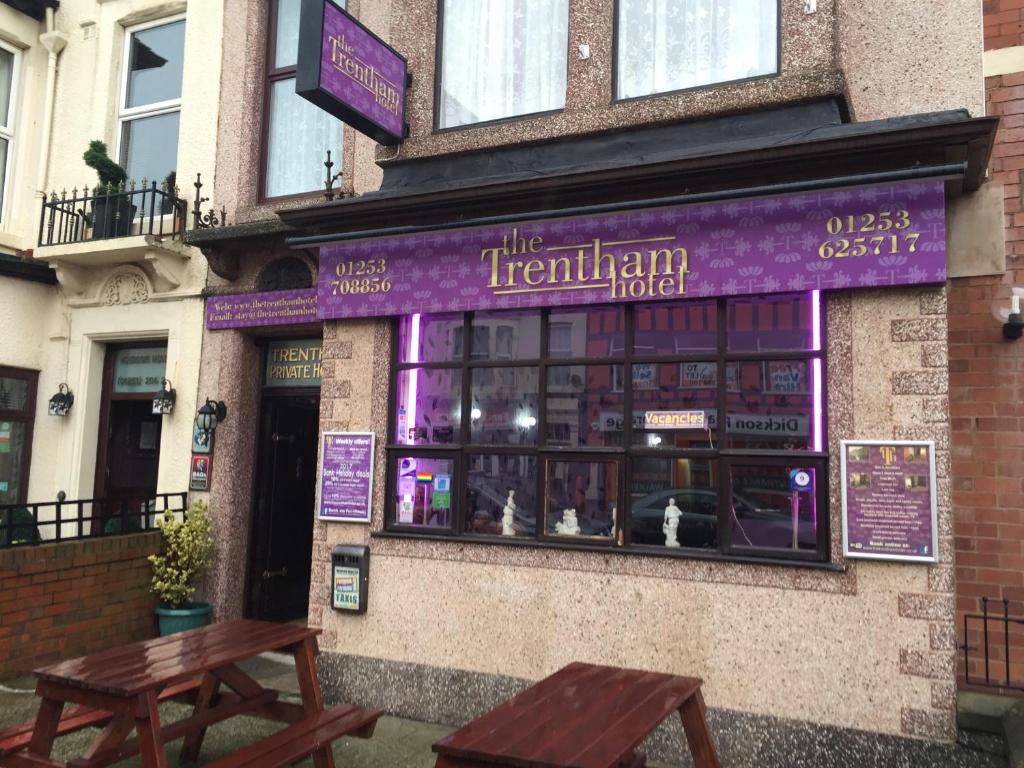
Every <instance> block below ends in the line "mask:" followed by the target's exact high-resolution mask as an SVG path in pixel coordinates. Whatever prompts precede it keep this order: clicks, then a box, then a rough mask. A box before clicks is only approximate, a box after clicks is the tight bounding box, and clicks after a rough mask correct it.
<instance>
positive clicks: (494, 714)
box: [433, 662, 720, 768]
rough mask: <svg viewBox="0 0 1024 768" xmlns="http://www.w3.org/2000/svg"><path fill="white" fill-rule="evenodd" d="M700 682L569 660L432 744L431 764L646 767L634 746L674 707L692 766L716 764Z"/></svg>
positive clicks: (456, 767) (441, 767) (442, 767)
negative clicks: (571, 662)
mask: <svg viewBox="0 0 1024 768" xmlns="http://www.w3.org/2000/svg"><path fill="white" fill-rule="evenodd" d="M701 684H702V681H701V680H700V679H698V678H695V677H679V676H677V675H666V674H660V673H656V672H644V671H641V670H636V669H620V668H618V667H605V666H597V665H594V664H582V663H578V662H577V663H574V664H569V665H568V666H566V667H563V668H562V669H560V670H559V671H558V672H555V673H554V674H553V675H551V676H550V677H546V678H545V679H543V680H541V681H540V682H538V683H536V684H535V685H533V686H531V687H530V688H527V689H526V690H525V691H523V692H522V693H521V694H519V695H518V696H516V697H514V698H512V699H509V700H508V701H506V702H505V703H504V704H501V705H499V706H498V707H496V708H494V709H492V710H491V711H490V712H488V713H487V714H485V715H482V716H481V717H478V718H477V719H476V720H474V721H472V722H471V723H469V724H468V725H466V726H465V727H463V728H460V729H459V730H458V731H456V732H455V733H452V734H450V735H448V736H445V737H444V738H443V739H440V740H438V741H436V742H434V746H433V749H434V752H436V753H437V755H438V758H437V762H436V764H435V766H436V768H495V766H509V767H515V768H643V766H645V765H646V764H647V760H646V758H645V757H644V755H642V754H640V753H638V752H637V751H636V749H637V747H639V746H640V744H641V742H642V741H643V740H644V738H646V737H647V736H648V735H649V734H650V733H651V731H653V730H654V729H655V728H656V727H657V726H658V724H659V723H661V722H662V721H663V720H665V718H667V717H668V716H669V715H671V714H672V713H673V712H679V715H680V717H681V719H682V725H683V730H684V731H685V733H686V740H687V742H688V744H689V747H690V753H691V754H692V755H693V763H694V766H695V767H696V768H720V763H719V761H718V753H717V752H716V751H715V745H714V742H713V741H712V740H711V734H710V732H709V731H708V726H707V721H706V719H705V711H704V699H703V697H702V696H701V693H700V687H701Z"/></svg>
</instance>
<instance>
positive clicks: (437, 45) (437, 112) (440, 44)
mask: <svg viewBox="0 0 1024 768" xmlns="http://www.w3.org/2000/svg"><path fill="white" fill-rule="evenodd" d="M274 2H277V0H274ZM444 4H445V0H437V24H436V34H435V37H434V119H433V121H432V130H433V132H434V133H435V134H439V133H450V132H452V131H468V130H472V129H474V128H489V127H494V126H498V125H505V124H507V123H517V122H521V121H523V120H533V119H535V118H541V117H550V116H551V115H558V114H561V113H562V112H565V110H566V106H565V105H564V104H563V106H561V107H558V108H557V109H545V110H541V111H539V112H527V113H526V114H522V115H512V116H510V117H496V118H494V119H492V120H481V121H479V122H476V123H465V124H463V125H450V126H448V127H446V128H442V127H441V74H442V71H441V68H442V67H443V66H444ZM572 5H573V0H568V6H569V7H568V15H569V18H568V24H567V33H566V41H565V102H566V103H568V101H569V59H570V57H571V56H572V52H571V50H570V49H571V47H572Z"/></svg>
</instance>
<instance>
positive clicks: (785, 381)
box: [767, 360, 807, 394]
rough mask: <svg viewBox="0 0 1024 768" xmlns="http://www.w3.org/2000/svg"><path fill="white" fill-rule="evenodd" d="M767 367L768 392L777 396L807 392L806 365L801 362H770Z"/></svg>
mask: <svg viewBox="0 0 1024 768" xmlns="http://www.w3.org/2000/svg"><path fill="white" fill-rule="evenodd" d="M767 367H768V376H767V379H768V391H769V392H774V393H778V394H803V393H806V392H807V386H806V372H807V363H806V362H805V361H803V360H772V361H770V362H768V363H767Z"/></svg>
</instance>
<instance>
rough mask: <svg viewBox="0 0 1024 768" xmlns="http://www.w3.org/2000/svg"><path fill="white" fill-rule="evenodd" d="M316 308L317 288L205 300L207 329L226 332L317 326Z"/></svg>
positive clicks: (230, 295) (233, 295) (243, 294)
mask: <svg viewBox="0 0 1024 768" xmlns="http://www.w3.org/2000/svg"><path fill="white" fill-rule="evenodd" d="M316 305H317V297H316V288H302V289H299V290H293V291H273V292H267V293H235V294H228V295H225V296H211V297H210V298H208V299H207V300H206V327H207V328H208V329H209V330H211V331H223V330H226V329H228V328H260V327H263V326H271V325H296V324H298V323H315V322H317V314H316Z"/></svg>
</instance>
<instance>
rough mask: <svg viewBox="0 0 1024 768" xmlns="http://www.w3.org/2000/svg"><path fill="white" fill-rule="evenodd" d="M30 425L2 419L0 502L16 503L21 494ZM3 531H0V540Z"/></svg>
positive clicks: (0, 426)
mask: <svg viewBox="0 0 1024 768" xmlns="http://www.w3.org/2000/svg"><path fill="white" fill-rule="evenodd" d="M27 438H28V427H27V426H26V425H25V424H22V423H20V422H17V421H3V420H0V504H16V503H18V501H20V498H19V497H20V496H21V491H22V488H21V472H22V468H23V466H24V463H25V460H26V459H27V458H28V457H27V456H25V442H26V440H27ZM2 541H3V531H0V542H2Z"/></svg>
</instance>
